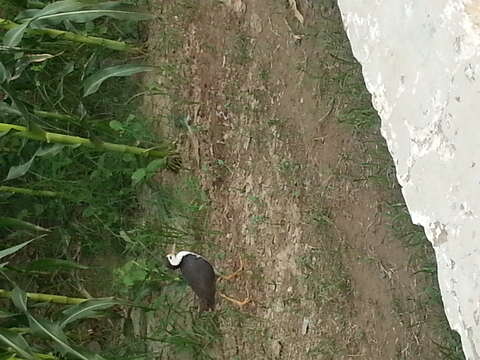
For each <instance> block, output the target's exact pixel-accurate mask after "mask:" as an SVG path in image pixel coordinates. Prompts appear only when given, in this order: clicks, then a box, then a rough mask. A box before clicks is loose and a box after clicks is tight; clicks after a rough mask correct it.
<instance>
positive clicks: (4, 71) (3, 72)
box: [0, 62, 10, 84]
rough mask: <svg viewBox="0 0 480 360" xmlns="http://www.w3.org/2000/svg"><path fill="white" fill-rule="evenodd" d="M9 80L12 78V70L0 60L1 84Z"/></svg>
mask: <svg viewBox="0 0 480 360" xmlns="http://www.w3.org/2000/svg"><path fill="white" fill-rule="evenodd" d="M9 80H10V72H9V71H8V70H7V68H6V67H5V66H4V65H3V63H2V62H0V84H1V83H4V82H5V81H7V82H8V81H9Z"/></svg>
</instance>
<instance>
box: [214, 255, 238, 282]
mask: <svg viewBox="0 0 480 360" xmlns="http://www.w3.org/2000/svg"><path fill="white" fill-rule="evenodd" d="M242 271H243V260H242V258H240V267H239V268H238V270H237V271H235V272H233V273H231V274H229V275H219V276H218V278H217V281H218V280H232V279H233V278H235V277H237V276H238V275H240V273H241V272H242Z"/></svg>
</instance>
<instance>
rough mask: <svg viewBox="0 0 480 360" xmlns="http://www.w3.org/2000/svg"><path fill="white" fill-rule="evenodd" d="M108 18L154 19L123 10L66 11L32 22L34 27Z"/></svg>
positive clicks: (40, 17)
mask: <svg viewBox="0 0 480 360" xmlns="http://www.w3.org/2000/svg"><path fill="white" fill-rule="evenodd" d="M102 16H108V17H112V18H115V19H117V20H130V21H141V20H150V19H152V18H153V16H152V15H150V14H143V13H138V12H134V11H122V10H98V9H96V10H78V11H66V12H62V13H56V14H50V15H44V16H38V17H36V18H34V19H33V20H32V26H38V25H39V24H41V23H43V22H45V21H48V22H53V23H58V22H60V21H64V20H68V21H72V22H78V23H85V22H90V21H93V20H95V19H97V18H99V17H102Z"/></svg>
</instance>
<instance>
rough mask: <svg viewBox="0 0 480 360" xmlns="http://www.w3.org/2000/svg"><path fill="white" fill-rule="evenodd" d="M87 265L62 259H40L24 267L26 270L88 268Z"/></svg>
mask: <svg viewBox="0 0 480 360" xmlns="http://www.w3.org/2000/svg"><path fill="white" fill-rule="evenodd" d="M88 269H90V268H89V267H88V266H85V265H81V264H78V263H76V262H73V261H70V260H64V259H40V260H35V261H32V262H31V263H30V264H28V265H27V266H26V268H25V270H27V271H58V270H88Z"/></svg>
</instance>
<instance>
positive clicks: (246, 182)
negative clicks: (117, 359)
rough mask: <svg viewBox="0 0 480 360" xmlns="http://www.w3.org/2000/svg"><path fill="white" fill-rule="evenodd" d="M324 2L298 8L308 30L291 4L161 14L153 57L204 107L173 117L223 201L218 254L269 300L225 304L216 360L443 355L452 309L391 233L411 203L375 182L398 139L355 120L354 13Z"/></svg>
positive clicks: (231, 286) (185, 147)
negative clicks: (351, 121) (394, 213)
mask: <svg viewBox="0 0 480 360" xmlns="http://www.w3.org/2000/svg"><path fill="white" fill-rule="evenodd" d="M314 3H315V2H314V1H304V2H300V1H297V4H298V10H299V11H300V13H301V14H302V15H303V17H304V24H303V25H302V24H301V20H302V18H301V17H300V16H298V13H297V14H296V13H295V11H294V10H293V9H292V8H291V7H290V6H289V5H288V1H274V0H249V1H247V0H243V1H240V0H225V1H224V2H220V1H207V0H205V1H201V2H199V3H192V2H189V1H180V2H179V1H163V2H161V4H160V5H158V9H157V11H158V13H159V14H161V15H160V16H161V17H162V19H163V20H162V21H161V22H159V23H158V24H157V26H158V28H156V29H155V28H154V29H152V30H151V34H150V38H151V40H150V42H151V51H152V52H153V54H154V55H155V56H157V59H158V62H159V63H162V64H165V62H166V61H167V60H166V59H168V61H170V62H171V63H176V64H181V72H182V77H179V78H178V82H175V81H172V83H170V86H171V87H172V88H174V89H175V90H176V91H177V93H178V94H180V95H181V96H180V97H181V98H182V99H188V100H189V101H191V103H186V102H185V101H184V100H178V101H174V100H173V101H170V103H169V104H170V105H169V110H170V112H171V114H172V116H171V118H170V120H172V119H173V123H175V124H176V125H177V128H178V129H179V130H177V132H178V134H177V136H178V138H179V145H180V148H181V149H182V152H183V154H184V157H185V158H186V159H187V161H186V162H187V167H188V168H190V169H191V170H192V171H193V172H194V173H195V174H196V175H197V176H198V177H199V178H200V179H201V183H202V187H203V189H204V190H205V191H206V192H207V193H208V195H209V198H210V201H211V212H210V215H209V227H210V228H211V229H213V230H214V231H215V234H214V235H212V236H208V237H205V238H204V239H202V240H203V241H205V244H207V245H205V249H204V253H205V255H207V256H208V257H209V258H211V259H213V260H214V261H215V263H216V264H217V266H218V267H219V268H221V269H222V270H224V271H229V270H233V269H234V268H235V267H236V266H238V259H239V257H242V258H243V260H244V262H245V265H246V272H245V274H244V275H243V276H242V277H240V278H238V279H237V280H235V281H234V282H231V283H226V284H223V285H222V289H223V290H225V292H227V293H229V294H230V295H234V296H236V297H238V298H242V297H243V296H245V294H246V293H247V292H248V293H249V294H250V296H251V297H252V299H253V301H252V303H251V304H249V305H247V306H246V307H244V308H243V309H241V310H238V311H237V310H235V309H234V308H233V309H232V305H230V304H228V303H225V302H221V304H220V306H219V308H220V311H224V313H223V316H222V318H221V330H222V333H223V341H222V343H221V346H219V347H218V348H217V349H215V351H214V355H212V356H214V358H218V359H368V360H375V359H379V360H388V359H424V360H426V359H439V358H440V355H439V349H438V347H435V346H434V344H433V342H432V340H435V341H436V342H440V340H439V338H438V336H439V335H438V334H436V333H435V332H434V331H432V330H431V328H432V326H433V325H432V324H433V322H432V321H433V320H432V319H433V318H435V317H436V316H437V315H436V314H437V313H438V311H439V309H438V308H435V307H433V305H432V306H430V305H429V304H428V303H427V302H426V301H427V300H426V299H427V296H426V295H425V293H424V289H425V287H426V286H427V285H428V284H427V282H426V281H427V278H426V277H424V276H423V275H422V274H417V275H414V274H415V271H416V270H418V264H417V262H416V260H415V258H414V257H412V252H411V250H410V249H409V248H405V247H404V244H402V243H401V242H400V241H399V240H398V239H397V238H395V237H394V236H393V234H392V231H391V226H390V223H391V221H392V220H391V217H389V216H388V212H389V211H391V208H390V207H389V206H387V204H388V203H392V202H396V201H398V194H397V195H392V194H394V192H393V191H392V190H391V189H390V190H389V189H386V186H387V185H383V186H379V185H378V184H377V183H375V181H373V180H374V179H375V174H376V173H375V171H373V170H372V169H374V168H376V166H377V165H378V163H379V162H380V163H381V164H385V163H384V162H383V161H385V159H381V161H380V160H378V158H377V157H378V156H381V155H378V154H384V152H383V153H382V152H381V151H380V150H378V148H379V147H380V148H382V147H384V143H383V140H382V139H381V138H380V137H379V136H378V131H374V130H372V131H371V133H372V134H371V135H370V134H368V133H367V134H365V133H359V132H358V131H356V128H355V127H353V126H351V125H348V124H343V123H341V122H340V121H339V119H342V118H344V117H343V115H344V114H345V112H346V111H347V110H349V109H351V108H352V101H353V102H354V100H352V94H355V93H354V91H353V90H355V89H353V90H352V89H346V91H342V90H343V89H342V87H343V86H349V85H348V84H349V82H348V81H347V80H346V79H348V78H349V77H350V76H351V75H352V74H351V73H350V72H351V71H353V70H352V69H353V68H354V67H353V65H352V64H351V63H350V62H351V59H350V60H345V59H342V58H338V56H336V55H335V53H334V52H332V48H335V47H336V46H339V47H344V48H345V52H346V53H348V47H346V46H347V41H346V39H345V38H344V35H343V29H342V28H341V24H340V20H339V14H338V10H337V9H336V6H335V5H334V4H330V3H329V2H328V1H325V2H322V4H321V5H313V4H314ZM168 31H171V32H173V33H175V32H177V33H179V34H181V36H180V38H181V39H182V42H181V44H182V45H181V46H179V47H178V46H177V47H176V46H175V44H174V40H172V39H168V38H167V36H166V35H165V34H167V33H168ZM162 32H163V35H160V33H162ZM161 36H163V37H162V39H161V40H160V37H161ZM332 38H337V39H338V38H341V39H342V38H343V40H341V42H339V43H335V42H333V43H332V41H333V40H332ZM169 44H170V45H171V48H169V46H170V45H169ZM177 45H178V44H177ZM172 49H173V50H172ZM356 69H357V70H356V71H357V72H358V68H356ZM362 86H363V85H362V84H360V86H359V87H360V90H358V91H362V92H364V91H365V90H363V89H362V88H361V87H362ZM347 90H348V91H347ZM151 106H152V111H153V112H154V113H155V112H156V113H158V114H160V113H164V108H163V106H165V103H164V102H163V101H162V100H159V101H158V102H155V101H154V102H153V104H151ZM395 196H397V197H395ZM208 244H210V245H208ZM212 244H213V245H212Z"/></svg>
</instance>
